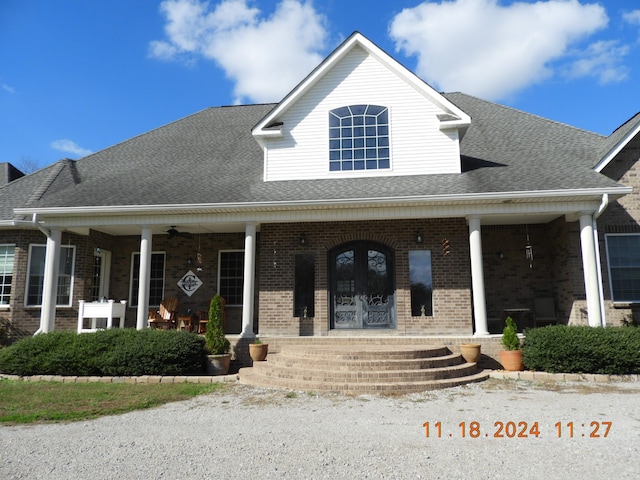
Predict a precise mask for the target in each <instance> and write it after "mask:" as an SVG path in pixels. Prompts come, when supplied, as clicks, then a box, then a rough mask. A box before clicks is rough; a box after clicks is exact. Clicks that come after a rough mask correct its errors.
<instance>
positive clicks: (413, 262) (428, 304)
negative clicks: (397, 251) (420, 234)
mask: <svg viewBox="0 0 640 480" xmlns="http://www.w3.org/2000/svg"><path fill="white" fill-rule="evenodd" d="M409 281H410V283H411V315H413V316H414V317H418V316H421V315H423V314H424V315H426V316H431V315H433V283H432V280H431V251H429V250H412V251H410V252H409Z"/></svg>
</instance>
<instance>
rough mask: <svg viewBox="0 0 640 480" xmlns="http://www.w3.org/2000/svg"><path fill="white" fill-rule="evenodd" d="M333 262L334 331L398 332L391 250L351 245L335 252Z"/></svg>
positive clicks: (359, 244)
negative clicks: (358, 329)
mask: <svg viewBox="0 0 640 480" xmlns="http://www.w3.org/2000/svg"><path fill="white" fill-rule="evenodd" d="M330 258H331V275H332V281H331V299H332V305H331V308H332V326H333V328H336V329H341V328H351V329H353V328H395V301H394V293H395V290H394V276H393V255H392V252H391V251H390V249H387V248H386V247H384V246H382V245H378V244H374V243H351V244H349V245H347V246H343V247H342V248H340V247H339V248H338V249H336V250H334V251H333V252H332V254H331V256H330Z"/></svg>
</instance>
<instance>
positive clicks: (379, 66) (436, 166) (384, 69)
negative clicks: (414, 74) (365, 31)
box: [262, 46, 460, 181]
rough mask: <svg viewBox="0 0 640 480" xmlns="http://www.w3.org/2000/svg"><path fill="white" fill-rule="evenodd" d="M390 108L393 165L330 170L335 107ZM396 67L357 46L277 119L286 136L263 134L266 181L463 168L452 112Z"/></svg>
mask: <svg viewBox="0 0 640 480" xmlns="http://www.w3.org/2000/svg"><path fill="white" fill-rule="evenodd" d="M358 104H368V105H381V106H385V107H388V109H389V127H390V128H389V140H390V148H391V168H389V169H380V170H359V171H333V172H331V171H329V111H330V110H333V109H335V108H339V107H344V106H348V105H358ZM447 113H450V112H447V111H445V110H443V109H442V107H440V106H439V105H437V104H436V103H434V102H433V101H432V100H431V99H430V98H428V97H427V96H425V95H424V93H423V92H420V91H419V90H418V89H417V88H415V86H414V85H411V84H409V83H408V82H407V81H406V80H405V78H404V77H403V76H401V75H398V73H397V72H396V71H393V70H392V69H390V68H388V66H387V65H385V64H383V63H382V62H380V61H379V60H378V59H376V58H375V57H373V56H372V55H369V54H368V53H367V52H366V51H365V50H364V49H362V48H361V47H360V46H354V47H353V48H352V49H351V50H350V51H348V52H347V53H346V55H345V56H344V57H343V58H341V59H340V60H339V61H338V62H337V63H336V64H335V65H334V66H333V68H331V69H330V70H329V71H327V73H326V74H325V75H323V76H322V77H321V78H320V79H319V80H318V82H317V83H316V84H315V85H313V87H311V88H310V89H309V90H308V91H307V92H305V93H304V94H303V95H302V96H301V97H300V98H298V99H297V100H296V101H295V102H294V103H293V104H292V105H291V106H290V108H288V109H287V110H286V111H284V112H283V114H282V115H281V116H280V117H279V118H277V121H279V122H282V123H283V125H282V127H281V131H282V136H280V137H265V138H263V140H262V141H263V142H264V149H265V170H264V173H265V180H266V181H275V180H303V179H304V180H308V179H327V178H344V177H365V176H395V175H422V174H439V173H459V172H460V149H459V138H458V130H457V129H455V128H450V129H446V130H445V129H441V122H440V120H439V119H438V115H441V114H447Z"/></svg>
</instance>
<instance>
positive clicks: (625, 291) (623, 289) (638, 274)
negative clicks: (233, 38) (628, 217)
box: [607, 235, 640, 302]
mask: <svg viewBox="0 0 640 480" xmlns="http://www.w3.org/2000/svg"><path fill="white" fill-rule="evenodd" d="M607 257H608V260H609V272H610V278H611V294H612V296H613V301H614V302H638V301H640V235H607Z"/></svg>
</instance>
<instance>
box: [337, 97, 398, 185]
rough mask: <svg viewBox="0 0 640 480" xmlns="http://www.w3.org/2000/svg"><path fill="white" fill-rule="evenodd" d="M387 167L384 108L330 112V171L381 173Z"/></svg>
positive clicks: (359, 107)
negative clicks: (369, 171)
mask: <svg viewBox="0 0 640 480" xmlns="http://www.w3.org/2000/svg"><path fill="white" fill-rule="evenodd" d="M390 166H391V156H390V151H389V109H388V108H387V107H383V106H380V105H349V106H346V107H340V108H336V109H334V110H331V111H330V112H329V171H331V172H337V171H342V172H344V171H352V170H356V171H357V170H381V169H387V168H390Z"/></svg>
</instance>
